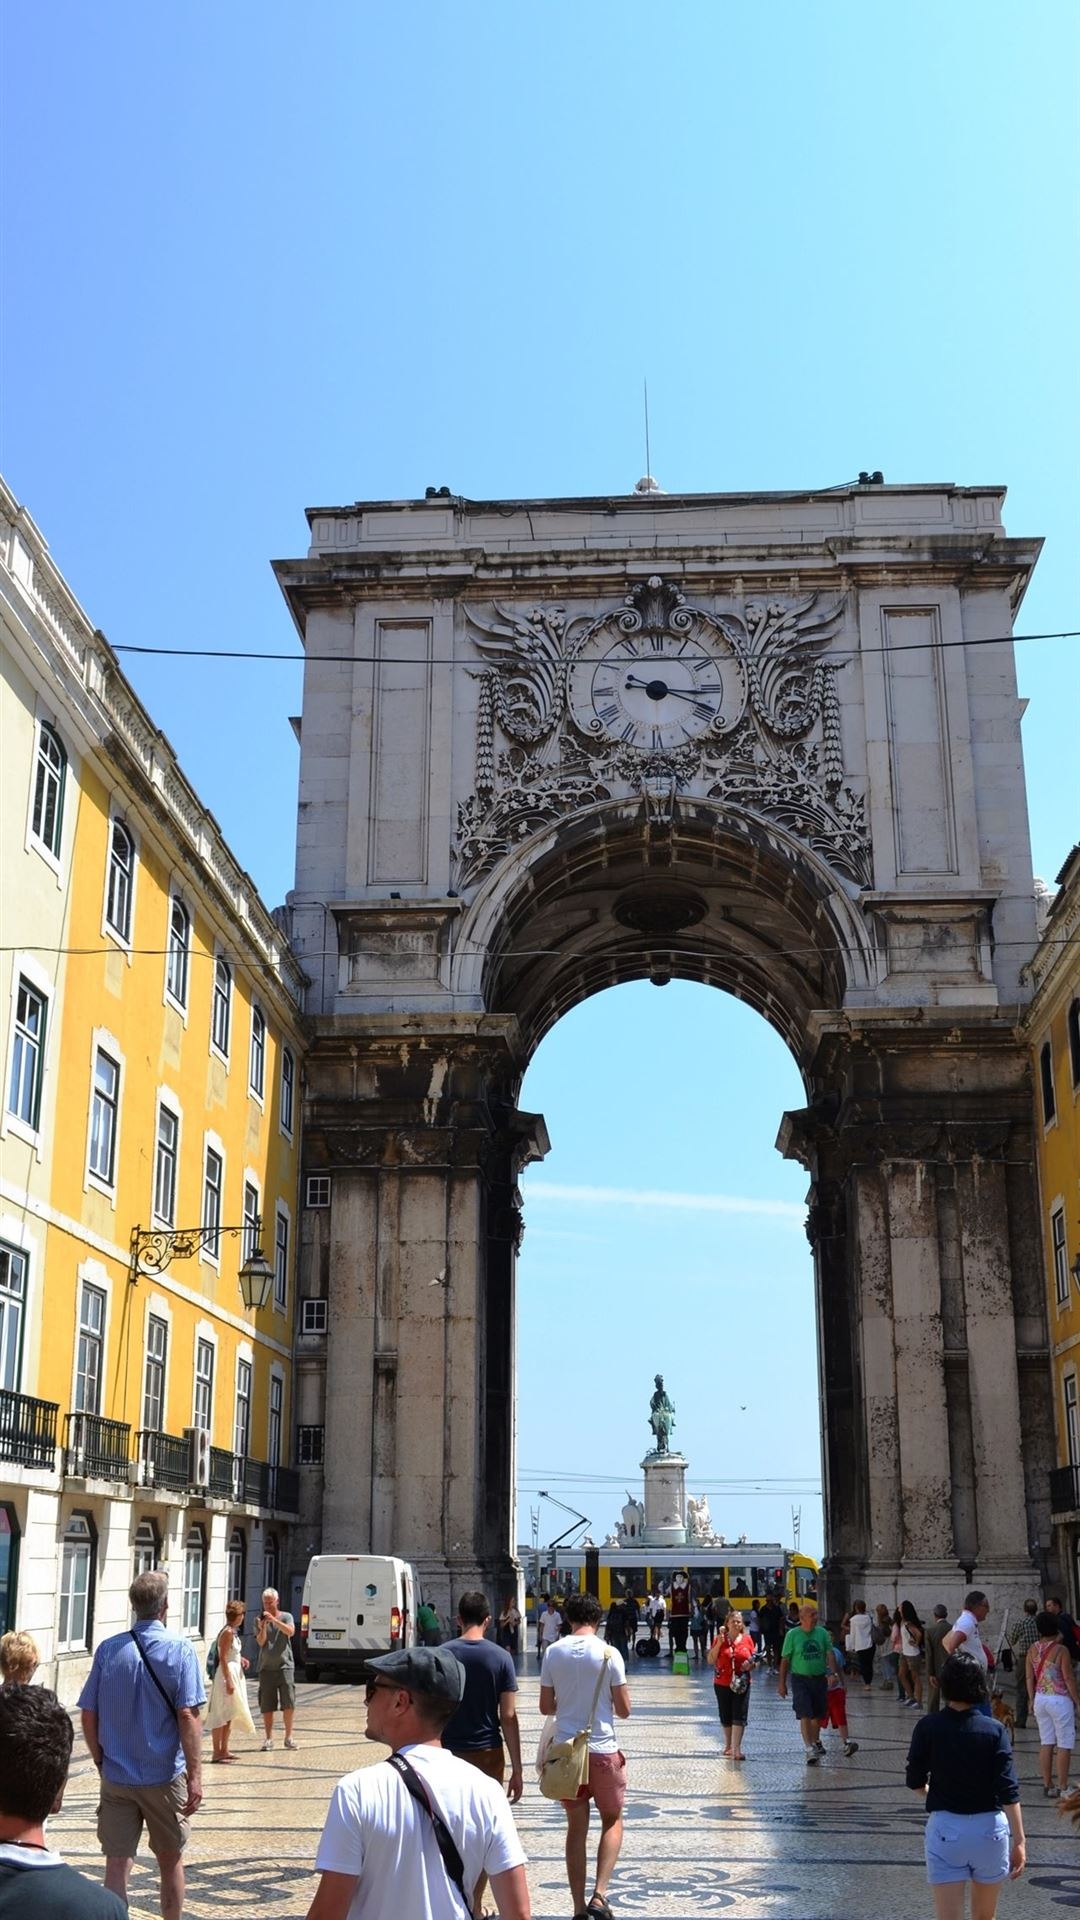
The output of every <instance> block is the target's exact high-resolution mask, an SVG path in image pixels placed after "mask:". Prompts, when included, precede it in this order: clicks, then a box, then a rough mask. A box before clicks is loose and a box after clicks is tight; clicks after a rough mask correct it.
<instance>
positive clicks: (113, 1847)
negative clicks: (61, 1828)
mask: <svg viewBox="0 0 1080 1920" xmlns="http://www.w3.org/2000/svg"><path fill="white" fill-rule="evenodd" d="M129 1597H130V1600H131V1606H132V1611H133V1613H134V1615H135V1625H134V1626H133V1627H132V1629H131V1631H130V1633H116V1634H114V1635H113V1636H112V1638H111V1639H109V1640H103V1641H102V1643H101V1645H100V1647H99V1648H98V1649H97V1652H96V1653H95V1655H94V1664H93V1666H92V1667H91V1669H90V1675H89V1678H88V1680H87V1682H86V1685H85V1686H84V1688H83V1690H82V1693H81V1695H80V1696H79V1706H80V1708H81V1709H82V1729H83V1737H84V1738H85V1740H86V1744H87V1746H88V1747H89V1749H90V1754H91V1757H92V1759H93V1762H94V1765H95V1766H96V1768H97V1770H98V1772H99V1773H100V1775H101V1799H100V1802H99V1804H98V1821H97V1828H98V1840H99V1841H100V1843H101V1850H102V1852H103V1853H104V1855H105V1885H106V1886H107V1887H108V1888H109V1889H110V1890H111V1891H112V1892H113V1893H118V1894H119V1895H120V1896H121V1898H122V1899H124V1900H126V1899H127V1883H128V1875H129V1874H130V1872H131V1866H132V1862H133V1860H134V1858H135V1855H136V1853H137V1851H138V1846H139V1839H140V1836H141V1834H142V1830H143V1825H144V1823H145V1826H146V1833H147V1838H148V1840H149V1842H150V1848H151V1851H152V1852H153V1853H154V1854H155V1855H156V1856H157V1863H158V1870H159V1873H160V1875H161V1914H162V1920H180V1916H181V1914H182V1913H183V1909H184V1864H183V1859H182V1855H183V1851H184V1847H185V1846H186V1844H187V1837H188V1831H189V1829H188V1819H189V1817H190V1815H191V1814H193V1813H194V1812H195V1810H196V1808H197V1807H198V1805H199V1802H200V1801H201V1799H202V1754H201V1741H202V1722H201V1720H200V1718H199V1708H200V1707H201V1706H204V1705H205V1702H206V1693H205V1691H204V1688H203V1683H202V1675H201V1674H200V1672H199V1663H198V1661H197V1659H196V1658H195V1649H194V1648H193V1647H192V1645H191V1643H190V1641H188V1640H181V1639H180V1638H179V1636H178V1635H176V1634H172V1633H167V1632H166V1630H165V1615H166V1614H167V1612H168V1610H169V1582H168V1577H167V1575H165V1574H164V1573H156V1572H155V1573H140V1574H139V1576H138V1579H137V1580H135V1581H133V1582H132V1585H131V1589H130V1594H129Z"/></svg>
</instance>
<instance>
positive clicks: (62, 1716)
mask: <svg viewBox="0 0 1080 1920" xmlns="http://www.w3.org/2000/svg"><path fill="white" fill-rule="evenodd" d="M73 1739H74V1731H73V1729H72V1725H71V1718H70V1715H69V1714H68V1712H67V1710H66V1708H64V1707H62V1706H61V1705H60V1702H59V1700H58V1699H57V1698H56V1695H55V1693H49V1692H48V1690H47V1689H46V1688H45V1687H19V1686H7V1687H0V1920H6V1916H7V1915H10V1916H11V1920H126V1915H127V1907H126V1906H125V1904H124V1902H123V1901H122V1900H121V1899H120V1898H119V1896H118V1895H117V1894H115V1893H107V1892H106V1891H105V1888H104V1887H96V1886H95V1885H94V1883H93V1881H91V1880H86V1879H84V1878H83V1875H82V1874H81V1873H76V1872H75V1870H74V1868H72V1867H68V1866H65V1864H64V1862H63V1860H61V1858H60V1855H59V1854H58V1853H56V1852H54V1850H53V1848H52V1847H50V1845H49V1842H48V1840H47V1839H46V1837H45V1822H46V1820H47V1819H48V1817H49V1815H50V1813H56V1812H58V1810H59V1807H60V1803H61V1801H62V1800H63V1798H64V1787H65V1785H66V1782H67V1776H68V1766H69V1764H70V1762H71V1745H72V1741H73Z"/></svg>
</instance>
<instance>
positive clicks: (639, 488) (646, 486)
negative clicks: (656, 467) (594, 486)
mask: <svg viewBox="0 0 1080 1920" xmlns="http://www.w3.org/2000/svg"><path fill="white" fill-rule="evenodd" d="M641 385H642V388H643V391H644V395H645V471H644V473H643V474H642V476H641V479H640V480H639V481H638V482H637V484H636V486H635V488H634V492H635V493H663V491H664V489H663V487H659V486H657V484H656V481H655V480H654V479H653V477H652V456H651V454H650V451H649V383H648V381H647V380H645V379H643V380H642V382H641Z"/></svg>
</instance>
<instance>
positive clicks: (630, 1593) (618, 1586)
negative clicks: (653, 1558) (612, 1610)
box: [611, 1566, 649, 1600]
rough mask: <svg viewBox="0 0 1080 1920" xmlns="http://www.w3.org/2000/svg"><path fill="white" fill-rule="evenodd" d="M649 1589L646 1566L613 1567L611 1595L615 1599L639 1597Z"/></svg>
mask: <svg viewBox="0 0 1080 1920" xmlns="http://www.w3.org/2000/svg"><path fill="white" fill-rule="evenodd" d="M648 1591H649V1584H648V1575H647V1570H646V1568H644V1567H623V1566H619V1567H612V1569H611V1597H612V1599H613V1600H629V1599H635V1600H636V1599H637V1598H638V1597H639V1596H640V1595H642V1594H646V1593H648Z"/></svg>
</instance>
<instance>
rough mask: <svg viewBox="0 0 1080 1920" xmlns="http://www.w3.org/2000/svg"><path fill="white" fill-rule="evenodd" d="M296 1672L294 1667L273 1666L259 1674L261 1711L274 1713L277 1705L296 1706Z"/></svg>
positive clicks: (283, 1706) (282, 1706)
mask: <svg viewBox="0 0 1080 1920" xmlns="http://www.w3.org/2000/svg"><path fill="white" fill-rule="evenodd" d="M295 1705H296V1673H295V1669H294V1668H292V1667H273V1668H272V1669H271V1671H270V1672H269V1673H260V1675H259V1712H260V1713H273V1711H274V1708H275V1707H281V1708H282V1709H283V1710H284V1708H285V1707H295Z"/></svg>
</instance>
